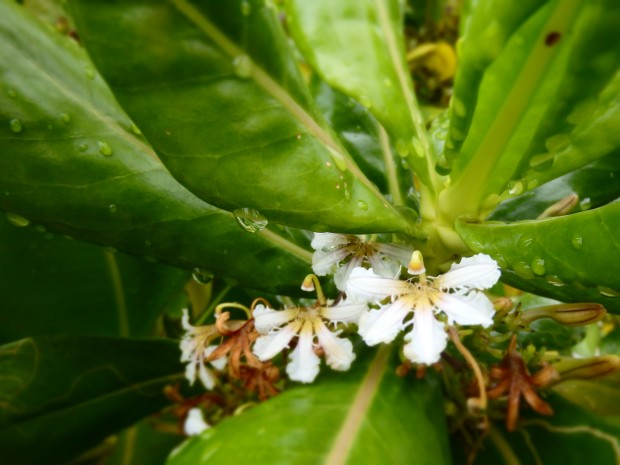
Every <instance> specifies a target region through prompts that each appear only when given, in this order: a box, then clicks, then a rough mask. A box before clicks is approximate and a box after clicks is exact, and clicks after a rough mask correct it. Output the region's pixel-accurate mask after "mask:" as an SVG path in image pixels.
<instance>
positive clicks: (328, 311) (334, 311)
mask: <svg viewBox="0 0 620 465" xmlns="http://www.w3.org/2000/svg"><path fill="white" fill-rule="evenodd" d="M366 310H368V305H367V304H366V303H365V302H351V301H349V300H346V299H343V300H341V301H340V302H338V305H334V306H333V307H322V308H321V316H322V317H323V318H325V319H326V320H329V321H330V322H332V323H357V322H358V321H359V319H360V316H362V314H363V313H364V312H365V311H366Z"/></svg>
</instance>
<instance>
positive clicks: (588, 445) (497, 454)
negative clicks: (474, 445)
mask: <svg viewBox="0 0 620 465" xmlns="http://www.w3.org/2000/svg"><path fill="white" fill-rule="evenodd" d="M549 401H550V404H551V406H552V407H553V410H554V412H555V413H554V415H553V416H552V417H541V416H535V414H533V415H527V418H525V419H523V420H522V421H521V422H520V425H519V428H518V429H517V431H515V432H513V433H508V432H506V431H505V430H504V429H503V428H499V427H497V428H495V427H494V428H492V429H491V431H490V434H489V435H488V439H487V441H486V443H485V444H484V447H483V448H481V449H480V451H479V452H478V456H477V457H476V461H475V462H474V464H475V465H483V464H489V465H490V464H493V465H497V464H506V465H513V464H518V463H521V464H544V465H579V464H582V463H583V460H584V451H587V457H588V461H589V462H591V463H595V464H597V465H599V464H600V465H613V464H617V463H618V462H620V441H619V440H618V438H619V437H620V426H619V424H618V423H617V419H618V417H617V416H616V417H610V416H608V417H601V416H598V415H594V414H592V413H591V412H588V411H587V410H584V409H582V408H580V407H578V406H576V405H574V404H571V403H570V402H567V401H566V400H564V399H562V398H560V397H559V396H557V395H554V396H550V399H549Z"/></svg>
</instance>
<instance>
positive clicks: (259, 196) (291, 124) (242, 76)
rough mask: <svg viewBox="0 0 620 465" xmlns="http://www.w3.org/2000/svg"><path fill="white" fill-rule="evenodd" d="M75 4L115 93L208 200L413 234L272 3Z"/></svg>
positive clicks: (303, 222) (282, 216)
mask: <svg viewBox="0 0 620 465" xmlns="http://www.w3.org/2000/svg"><path fill="white" fill-rule="evenodd" d="M72 7H73V8H72V10H73V17H74V19H75V21H76V23H77V25H78V31H79V33H80V37H82V38H83V40H84V43H85V44H86V46H87V48H88V51H89V53H90V55H91V56H92V57H93V60H94V61H95V63H96V65H97V67H98V68H99V70H100V71H101V72H102V73H103V75H104V76H105V78H106V80H107V81H108V82H109V84H110V87H111V89H112V90H113V91H114V93H115V95H116V97H117V98H118V99H119V101H120V102H121V104H122V105H123V107H124V108H125V110H126V111H127V112H128V113H129V114H130V116H131V117H132V118H133V120H134V121H136V123H137V124H138V126H140V129H141V130H142V131H143V132H144V134H145V135H146V137H147V139H148V140H149V142H150V143H151V144H152V145H153V147H154V148H155V149H156V151H157V153H158V155H159V157H160V158H161V159H162V160H163V161H164V162H165V163H166V165H167V167H168V168H169V169H170V171H171V172H172V173H173V174H174V176H175V177H176V178H177V179H179V180H180V181H181V182H182V183H183V184H184V185H186V186H188V187H189V189H190V190H191V191H192V192H193V193H195V194H196V195H197V196H199V197H200V198H202V199H204V200H206V201H207V202H209V203H211V204H213V205H217V206H219V207H222V208H225V209H227V210H231V211H233V210H236V209H239V208H252V209H255V210H258V211H259V212H260V213H261V214H262V215H264V216H265V217H266V218H268V219H269V220H271V221H275V222H278V223H282V224H287V225H289V226H295V227H302V228H305V229H311V230H315V231H325V230H330V231H342V232H344V231H349V232H377V231H395V230H403V229H407V227H408V226H407V223H406V221H405V220H404V219H403V218H402V217H401V216H400V215H399V214H398V213H397V212H396V211H395V210H394V209H392V207H390V206H389V204H388V203H387V202H386V201H385V200H384V198H383V196H381V195H380V193H379V192H378V191H377V190H376V188H375V187H374V186H373V185H372V184H371V183H370V182H369V181H368V180H367V178H366V177H365V176H364V175H363V173H362V172H361V171H360V170H359V168H358V167H357V166H356V165H355V164H354V163H353V161H352V160H351V158H350V156H349V155H348V154H347V153H346V151H345V150H344V148H343V147H342V145H341V144H340V143H339V142H338V139H337V137H336V136H335V135H334V134H333V133H332V131H331V130H330V129H329V128H328V127H327V125H326V124H325V123H324V121H323V119H322V117H321V115H320V112H318V111H317V110H316V109H315V107H314V104H313V102H312V100H311V98H310V94H309V92H308V90H307V87H306V85H305V83H304V82H303V80H302V78H301V74H300V73H299V71H298V69H297V64H296V63H295V61H294V60H293V54H292V52H291V50H290V47H289V44H288V41H287V38H286V36H285V35H284V33H283V31H282V28H281V26H280V24H279V22H278V19H277V14H276V12H275V10H274V9H273V7H272V6H270V4H265V3H264V2H260V1H258V0H236V1H228V2H225V3H223V2H217V1H211V2H196V3H192V2H191V1H188V0H174V1H171V2H163V3H162V2H153V3H147V4H145V3H144V2H140V1H131V2H128V1H116V2H109V1H107V0H105V1H98V2H94V1H90V0H89V1H75V2H73V3H72Z"/></svg>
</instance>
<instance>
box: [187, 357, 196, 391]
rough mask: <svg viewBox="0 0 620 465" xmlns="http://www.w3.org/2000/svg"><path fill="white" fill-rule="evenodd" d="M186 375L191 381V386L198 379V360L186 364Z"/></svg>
mask: <svg viewBox="0 0 620 465" xmlns="http://www.w3.org/2000/svg"><path fill="white" fill-rule="evenodd" d="M185 377H186V378H187V380H188V381H189V384H190V386H192V385H193V384H194V382H195V381H196V361H194V360H192V361H191V362H190V363H188V364H187V365H186V366H185Z"/></svg>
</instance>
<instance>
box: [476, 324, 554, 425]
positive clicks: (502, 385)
mask: <svg viewBox="0 0 620 465" xmlns="http://www.w3.org/2000/svg"><path fill="white" fill-rule="evenodd" d="M516 345H517V338H516V336H513V337H512V340H511V341H510V345H509V346H508V350H507V351H506V355H505V356H504V358H503V360H502V361H501V362H500V364H499V365H497V366H495V367H492V368H491V370H490V373H489V374H490V376H491V378H492V379H494V380H497V382H496V383H495V385H494V386H493V387H491V389H489V390H488V391H487V396H488V397H489V399H497V398H499V397H502V396H504V395H508V412H507V413H506V429H508V431H514V430H515V428H516V426H517V420H518V418H519V404H520V402H521V396H523V397H524V398H525V401H526V402H527V403H528V404H529V406H530V407H532V409H534V411H535V412H538V413H540V414H541V415H553V410H552V409H551V406H550V405H549V404H548V403H547V402H545V401H544V400H542V399H541V398H540V397H539V396H538V394H537V393H536V390H535V388H540V387H543V386H546V385H548V384H550V383H551V382H553V381H556V380H557V379H558V376H559V375H558V372H557V371H556V370H555V368H553V367H551V366H545V367H544V368H543V369H542V370H540V371H539V372H538V373H536V374H534V375H530V374H529V372H528V370H527V367H526V366H525V362H524V361H523V358H521V355H520V354H519V352H517V350H516Z"/></svg>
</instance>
